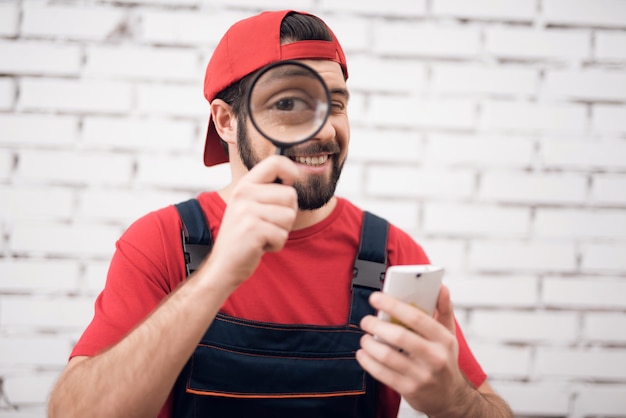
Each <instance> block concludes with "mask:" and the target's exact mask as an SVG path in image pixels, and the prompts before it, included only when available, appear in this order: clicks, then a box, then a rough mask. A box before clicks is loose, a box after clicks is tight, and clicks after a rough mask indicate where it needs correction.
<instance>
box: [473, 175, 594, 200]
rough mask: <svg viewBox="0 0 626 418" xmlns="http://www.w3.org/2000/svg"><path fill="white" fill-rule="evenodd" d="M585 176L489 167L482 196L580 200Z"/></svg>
mask: <svg viewBox="0 0 626 418" xmlns="http://www.w3.org/2000/svg"><path fill="white" fill-rule="evenodd" d="M586 187H587V183H586V179H585V176H583V175H577V174H561V173H557V174H552V173H539V174H522V173H519V174H517V173H504V172H496V171H488V172H486V173H485V174H483V176H482V179H481V182H480V189H479V192H478V196H479V198H480V199H481V200H485V201H495V202H515V203H582V202H583V201H584V200H585V193H586Z"/></svg>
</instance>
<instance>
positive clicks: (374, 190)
mask: <svg viewBox="0 0 626 418" xmlns="http://www.w3.org/2000/svg"><path fill="white" fill-rule="evenodd" d="M367 178H368V179H369V181H368V183H367V185H366V192H367V193H371V194H374V195H376V196H378V197H394V196H400V197H405V198H406V197H468V196H470V195H471V193H472V189H473V186H474V178H473V175H472V173H471V172H468V171H464V170H427V169H415V168H411V167H403V166H397V165H396V166H378V165H373V166H370V167H369V168H368V170H367ZM399 179H406V181H410V184H411V187H410V188H407V187H406V185H407V183H406V181H399Z"/></svg>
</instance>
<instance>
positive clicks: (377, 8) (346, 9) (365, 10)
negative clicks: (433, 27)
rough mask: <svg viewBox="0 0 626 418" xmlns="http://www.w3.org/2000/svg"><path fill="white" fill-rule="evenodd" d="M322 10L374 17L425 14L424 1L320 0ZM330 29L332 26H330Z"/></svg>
mask: <svg viewBox="0 0 626 418" xmlns="http://www.w3.org/2000/svg"><path fill="white" fill-rule="evenodd" d="M321 7H322V9H323V10H325V11H328V12H332V13H353V14H364V15H374V16H377V17H378V16H401V17H403V18H406V17H422V16H424V15H425V14H426V1H425V0H418V1H415V0H389V1H387V2H375V1H371V2H364V1H361V0H343V1H341V2H336V1H333V0H321ZM331 27H332V26H331Z"/></svg>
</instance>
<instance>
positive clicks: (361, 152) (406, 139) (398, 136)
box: [350, 128, 424, 163]
mask: <svg viewBox="0 0 626 418" xmlns="http://www.w3.org/2000/svg"><path fill="white" fill-rule="evenodd" d="M350 137H351V138H352V140H351V142H350V162H353V161H361V160H365V161H389V162H396V163H400V162H416V161H418V159H419V158H420V156H422V155H424V145H423V143H422V141H421V140H420V137H419V135H418V134H416V133H415V132H408V131H406V130H394V129H384V130H383V129H380V130H379V129H361V128H354V129H352V130H351V134H350ZM383 141H384V146H381V143H382V142H383Z"/></svg>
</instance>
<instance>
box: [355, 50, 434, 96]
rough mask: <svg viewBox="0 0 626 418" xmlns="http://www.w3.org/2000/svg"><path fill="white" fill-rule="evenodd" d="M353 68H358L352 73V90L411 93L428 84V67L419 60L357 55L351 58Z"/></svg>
mask: <svg viewBox="0 0 626 418" xmlns="http://www.w3.org/2000/svg"><path fill="white" fill-rule="evenodd" d="M352 68H355V69H356V70H355V71H351V74H350V79H349V83H350V84H349V87H350V89H351V90H361V91H365V92H389V93H407V94H411V93H416V92H420V91H423V90H424V88H425V85H426V69H425V67H424V65H423V64H422V63H419V62H412V61H407V60H391V59H377V58H370V57H368V58H365V57H356V58H355V59H352V60H350V69H352ZM390 74H393V77H389V75H390Z"/></svg>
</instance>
